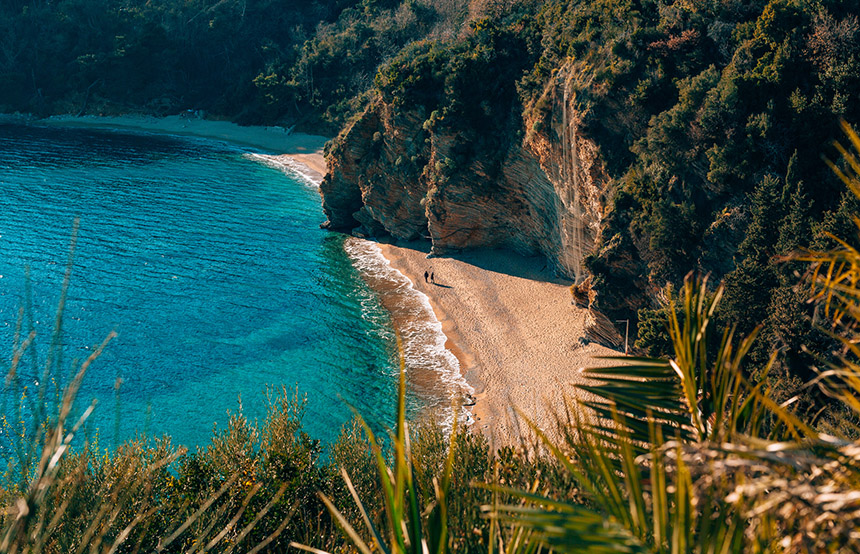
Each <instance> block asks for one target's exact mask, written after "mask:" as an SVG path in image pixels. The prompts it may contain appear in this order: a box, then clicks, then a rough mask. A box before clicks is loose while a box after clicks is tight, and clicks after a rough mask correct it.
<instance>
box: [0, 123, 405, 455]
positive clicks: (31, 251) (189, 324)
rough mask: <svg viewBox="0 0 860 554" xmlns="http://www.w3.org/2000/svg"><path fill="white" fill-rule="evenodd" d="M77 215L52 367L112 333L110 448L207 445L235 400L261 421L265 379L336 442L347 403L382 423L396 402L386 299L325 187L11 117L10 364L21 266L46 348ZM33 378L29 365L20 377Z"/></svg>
mask: <svg viewBox="0 0 860 554" xmlns="http://www.w3.org/2000/svg"><path fill="white" fill-rule="evenodd" d="M75 216H80V231H79V238H78V244H77V253H76V256H75V260H74V266H73V276H72V280H71V287H70V289H69V298H68V303H67V306H66V310H65V319H64V323H63V325H64V327H63V330H64V334H63V339H62V340H63V353H64V360H63V365H62V371H61V373H60V375H58V376H57V377H56V378H57V379H59V380H61V381H67V380H68V374H69V372H70V368H71V367H72V363H73V360H74V359H84V358H86V357H87V356H88V355H89V353H90V352H91V351H92V348H93V347H94V346H95V345H97V344H98V343H100V342H101V341H102V340H103V339H104V338H105V337H106V336H107V335H108V333H110V332H111V331H113V330H115V331H116V332H117V333H118V337H117V338H116V339H115V340H114V341H113V342H112V343H111V344H110V345H109V347H108V348H107V350H106V352H105V353H104V354H103V355H102V356H101V358H99V359H98V361H97V362H96V363H95V364H94V365H93V366H92V368H91V370H90V371H89V373H88V376H87V378H86V381H85V385H84V388H83V391H82V394H81V400H82V401H85V402H89V401H90V400H91V399H96V400H98V407H97V409H96V411H95V413H94V415H93V417H92V423H93V425H95V426H97V427H98V429H99V430H100V436H101V442H102V444H103V445H105V446H106V445H108V444H112V443H113V441H114V440H115V439H116V438H119V439H120V440H123V439H126V438H128V437H131V436H133V435H134V434H135V433H136V432H138V431H143V430H145V431H146V432H148V433H149V434H150V435H153V434H155V435H157V434H161V433H169V434H171V435H172V436H173V437H174V439H175V441H176V442H179V443H181V444H185V445H189V446H193V445H201V444H205V443H207V442H208V439H209V438H210V436H211V433H212V429H213V425H214V424H215V423H216V422H217V424H218V428H219V429H223V428H224V425H225V423H226V421H227V415H226V414H227V411H228V410H232V411H236V410H237V408H238V405H239V398H240V397H241V403H242V407H243V412H244V413H245V414H246V415H247V416H249V417H251V418H262V417H263V416H264V414H265V404H266V402H265V396H266V388H267V387H278V388H279V387H281V386H287V387H290V388H293V389H294V388H295V386H296V384H298V387H299V391H300V392H301V393H306V394H307V395H308V409H307V413H306V417H305V428H306V430H307V431H308V432H309V433H310V434H311V435H312V436H315V437H318V438H322V439H323V440H325V441H331V440H333V439H334V438H335V437H336V436H337V433H338V431H339V429H340V426H341V425H342V424H343V422H345V421H347V420H348V419H349V418H350V414H351V412H350V411H349V408H347V406H346V403H350V404H353V405H355V406H356V407H357V408H358V409H359V410H360V411H361V412H362V413H363V414H365V415H367V416H369V418H370V419H374V420H376V421H378V422H384V421H388V420H389V418H390V416H391V414H393V412H394V406H393V403H394V400H395V398H394V394H395V390H396V388H395V383H396V366H395V364H394V359H395V352H396V348H395V346H394V338H393V333H392V332H391V331H390V323H389V316H388V312H386V311H385V309H383V307H382V305H381V304H380V302H379V299H378V297H377V295H376V293H374V292H373V291H372V290H370V289H369V288H368V287H367V285H366V284H365V282H364V281H363V280H362V278H361V276H360V275H359V274H358V272H357V270H356V269H355V268H354V267H353V265H352V264H351V263H350V260H349V258H348V257H347V255H346V253H345V252H344V247H343V241H344V238H343V237H342V236H339V235H336V234H331V233H327V232H324V231H322V230H320V229H319V223H320V222H321V221H323V219H324V216H323V214H322V211H321V209H320V201H319V193H318V191H317V189H316V188H315V187H314V186H313V185H312V184H310V183H308V182H306V181H305V180H303V179H302V178H301V177H299V176H298V175H289V174H288V173H285V172H284V171H281V170H278V169H277V168H273V167H267V166H266V165H265V164H262V163H260V161H259V160H258V159H253V158H252V157H249V156H248V155H247V154H246V153H244V152H243V151H242V150H240V149H235V148H233V147H228V146H223V145H220V144H218V143H214V142H207V141H195V140H186V139H179V138H172V137H159V136H150V135H139V136H138V135H126V134H119V133H113V132H107V131H92V130H80V129H58V128H49V129H44V128H32V127H22V126H13V125H0V275H2V277H0V352H2V354H3V355H2V358H0V359H2V360H4V366H6V367H8V360H9V359H10V357H11V350H12V342H13V335H14V327H15V324H16V319H17V313H18V309H19V307H20V306H21V305H22V302H23V300H24V296H25V290H26V286H25V283H26V277H25V268H26V267H29V268H30V272H31V278H30V281H31V285H32V298H33V302H32V310H31V312H32V316H33V319H34V322H35V328H36V331H37V334H38V339H37V340H38V341H40V342H39V346H38V348H37V349H36V352H38V353H39V357H40V359H43V358H44V356H45V352H46V345H47V343H48V341H49V337H50V333H51V330H52V328H53V321H54V313H55V310H56V306H57V301H58V299H59V295H60V288H61V283H62V278H63V272H64V270H65V263H66V262H65V260H66V256H67V251H68V246H69V240H70V234H71V228H72V221H73V218H74V217H75ZM38 378H39V375H38V373H37V370H34V368H33V366H32V365H28V366H27V367H24V368H22V370H21V382H22V383H23V384H27V385H30V386H32V385H35V384H36V382H37V381H38ZM118 378H121V379H122V386H121V387H120V392H119V402H117V394H116V393H115V390H114V385H115V383H116V382H117V379H118ZM117 405H119V410H117ZM117 412H120V413H121V415H120V417H119V419H117V417H116V414H117ZM117 421H118V422H119V425H118V426H117V425H116V422H117Z"/></svg>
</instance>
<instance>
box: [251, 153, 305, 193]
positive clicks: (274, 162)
mask: <svg viewBox="0 0 860 554" xmlns="http://www.w3.org/2000/svg"><path fill="white" fill-rule="evenodd" d="M242 157H244V158H246V159H249V160H254V161H257V162H260V163H262V164H263V165H266V166H268V167H271V168H273V169H278V170H280V171H282V172H284V173H286V174H287V175H290V176H293V177H298V178H300V179H301V180H302V182H304V183H305V184H307V185H310V186H312V187H314V188H319V186H320V182H321V179H320V178H319V174H318V173H316V172H315V171H312V170H311V169H310V168H309V167H308V166H306V165H305V164H303V163H301V162H298V161H296V160H295V159H293V158H291V157H290V156H288V155H286V154H281V155H272V154H257V153H255V152H248V153H246V154H243V155H242Z"/></svg>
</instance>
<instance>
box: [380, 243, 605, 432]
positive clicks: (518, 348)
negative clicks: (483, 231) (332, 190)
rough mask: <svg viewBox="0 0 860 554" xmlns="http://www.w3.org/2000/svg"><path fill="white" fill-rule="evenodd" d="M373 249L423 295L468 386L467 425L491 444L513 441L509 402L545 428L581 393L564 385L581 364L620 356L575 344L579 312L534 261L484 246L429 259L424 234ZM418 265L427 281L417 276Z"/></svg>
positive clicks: (576, 380) (576, 376)
mask: <svg viewBox="0 0 860 554" xmlns="http://www.w3.org/2000/svg"><path fill="white" fill-rule="evenodd" d="M381 247H382V252H383V255H385V257H386V258H387V259H388V260H389V261H390V262H391V265H392V267H394V268H395V269H397V270H399V271H400V272H401V273H403V274H404V275H406V276H407V277H408V278H409V279H410V280H411V281H412V283H413V284H414V286H415V288H416V289H418V290H420V291H421V292H424V293H425V294H427V296H428V297H429V299H430V303H431V305H432V306H433V311H434V312H435V314H436V316H437V318H438V319H439V320H440V321H441V323H442V329H443V331H444V332H445V335H446V336H447V337H448V343H447V346H448V347H449V348H450V349H451V351H452V352H453V353H454V354H455V355H456V356H457V358H458V359H459V360H460V365H461V368H462V371H463V374H464V376H465V377H466V380H467V381H468V382H469V384H471V385H472V386H473V387H474V389H475V391H476V392H475V399H476V403H475V406H474V408H473V413H474V416H475V419H476V423H475V426H474V429H476V430H480V431H482V432H484V433H485V434H487V436H488V437H490V439H491V441H492V442H493V443H494V445H495V446H497V447H498V446H503V445H507V444H516V443H518V442H519V437H520V432H519V427H518V423H517V417H516V415H515V411H514V409H513V407H514V406H516V407H517V408H518V409H519V410H521V411H522V412H524V413H525V414H526V415H527V416H528V417H529V418H530V419H532V420H533V421H535V422H536V423H537V424H538V425H539V426H540V427H541V428H543V429H547V430H550V431H551V432H552V430H553V429H554V426H555V418H554V414H555V413H561V412H563V410H564V404H565V401H564V398H565V396H568V397H570V398H577V397H578V395H581V393H579V392H578V391H577V390H576V389H575V388H574V387H573V386H572V385H574V384H581V383H584V381H585V379H584V378H583V377H582V375H581V374H580V369H581V368H583V367H593V366H600V365H611V364H612V363H613V362H610V361H606V360H598V359H595V357H599V356H618V355H619V352H617V351H615V350H610V349H608V348H605V347H603V346H600V345H598V344H594V343H590V344H585V345H583V344H582V343H581V342H580V337H582V336H583V330H584V325H585V319H586V314H587V310H585V309H582V308H578V307H576V306H574V305H573V304H571V296H570V291H569V288H568V287H569V286H570V282H569V281H565V280H561V279H558V278H556V277H554V276H553V274H552V272H551V271H550V270H549V269H547V268H546V264H545V261H544V260H543V259H541V258H527V257H523V256H519V255H516V254H513V253H511V252H503V251H490V250H483V251H473V252H466V253H462V254H459V255H457V256H456V257H452V258H433V259H427V258H426V255H427V252H428V251H429V244H428V243H426V242H423V241H416V242H412V243H401V244H383V245H381ZM425 271H432V272H433V273H434V276H435V281H436V282H435V284H433V283H425V282H424V272H425Z"/></svg>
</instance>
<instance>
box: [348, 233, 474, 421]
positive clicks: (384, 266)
mask: <svg viewBox="0 0 860 554" xmlns="http://www.w3.org/2000/svg"><path fill="white" fill-rule="evenodd" d="M344 249H345V250H346V252H347V254H348V255H349V257H350V259H351V260H352V263H353V265H354V266H355V267H356V269H358V270H359V271H360V272H361V273H362V275H363V276H364V277H365V279H367V280H368V282H369V283H371V286H372V285H373V284H374V283H377V284H380V285H382V284H384V288H385V290H386V291H391V292H390V293H387V294H393V295H396V296H397V297H396V298H394V299H393V300H394V304H395V306H391V302H389V303H388V304H389V305H388V306H387V307H388V308H389V311H391V310H392V309H393V310H396V311H397V313H396V314H392V316H393V317H394V319H396V320H397V322H398V331H399V332H400V336H401V338H402V342H403V354H404V359H405V362H406V368H407V372H408V371H409V370H410V369H412V370H414V371H425V372H426V371H432V372H433V373H434V374H435V376H436V378H437V379H438V381H439V382H441V383H442V385H443V386H444V388H445V389H446V390H445V391H444V394H440V391H438V390H437V391H435V394H432V393H431V396H435V397H436V398H423V400H424V401H425V402H427V401H429V404H430V406H429V407H430V408H432V409H434V410H435V411H436V412H437V413H441V414H442V415H443V417H444V422H443V426H444V427H445V428H447V429H450V428H451V425H452V423H453V416H454V413H453V411H452V408H451V398H452V397H453V398H459V399H461V401H462V400H463V399H465V398H466V397H470V396H472V395H474V393H475V389H474V388H473V387H472V386H471V385H470V384H469V383H468V382H467V381H466V379H465V378H464V377H463V375H462V372H461V368H460V362H459V360H458V359H457V357H456V356H455V355H454V353H453V352H451V351H450V350H449V349H448V348H446V347H445V343H446V342H447V340H448V338H447V337H446V336H445V333H444V332H443V331H442V323H441V322H440V321H439V320H438V319H437V318H436V314H435V313H434V312H433V308H432V306H431V304H430V298H429V297H428V296H427V295H426V294H424V293H423V292H421V291H419V290H417V289H416V288H415V287H414V286H413V283H412V281H411V280H409V278H408V277H406V276H405V275H403V274H402V273H400V272H399V271H397V270H396V269H394V268H393V267H391V263H390V262H389V261H388V260H387V259H386V258H385V256H383V255H382V250H381V249H380V248H379V245H378V244H376V243H375V242H371V241H368V240H363V239H358V238H354V237H353V238H349V239H347V240H346V241H345V243H344ZM380 288H382V287H380ZM457 421H458V425H460V424H462V423H463V422H464V421H465V422H467V424H471V423H472V421H471V415H470V413H469V410H468V409H466V408H465V407H463V408H462V410H461V411H460V413H459V414H458V417H457Z"/></svg>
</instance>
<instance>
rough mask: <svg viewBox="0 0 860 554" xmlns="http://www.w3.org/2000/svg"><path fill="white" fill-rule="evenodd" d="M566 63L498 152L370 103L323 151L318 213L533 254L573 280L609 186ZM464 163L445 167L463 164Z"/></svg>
mask: <svg viewBox="0 0 860 554" xmlns="http://www.w3.org/2000/svg"><path fill="white" fill-rule="evenodd" d="M574 77H575V70H574V68H573V66H572V65H571V66H566V67H565V68H563V69H562V70H561V71H559V72H558V74H557V76H556V78H554V79H553V80H552V82H551V83H550V84H549V85H548V86H547V87H546V89H545V91H544V94H543V97H542V99H541V104H542V105H544V106H547V107H548V108H547V109H545V110H532V112H531V114H530V115H528V116H526V117H525V118H524V120H522V121H521V123H520V125H521V126H522V127H524V128H527V129H538V130H536V131H532V132H530V133H528V134H527V135H525V137H523V138H522V139H520V140H517V138H516V137H517V136H518V135H521V133H519V134H518V133H516V132H514V133H512V136H513V137H514V138H512V139H511V140H509V141H507V144H506V145H505V149H504V152H501V153H500V152H498V151H495V150H493V151H483V150H477V149H472V151H471V152H470V153H469V155H468V156H465V157H464V156H463V155H462V154H461V153H460V150H461V149H462V147H463V137H462V133H461V132H459V130H458V129H457V128H452V127H451V126H448V125H444V124H440V123H441V122H439V123H436V122H429V123H428V120H427V114H426V111H425V110H424V109H423V108H422V107H420V106H419V107H417V108H415V109H412V110H404V109H395V108H394V107H393V106H391V105H389V104H387V103H386V102H385V101H384V100H383V99H382V98H379V99H377V100H376V101H375V102H373V103H372V104H371V105H370V106H369V107H368V109H367V110H366V111H365V112H364V114H363V115H362V116H361V117H360V118H359V119H358V120H357V121H355V122H354V123H353V124H352V125H350V126H349V127H348V128H347V129H346V130H345V131H344V132H343V133H342V134H341V136H340V137H338V139H336V141H335V142H334V144H333V146H332V147H331V148H330V150H329V152H328V156H327V161H328V166H329V171H330V172H329V175H327V176H326V179H325V181H324V183H323V185H322V188H321V192H322V195H323V207H324V210H325V213H326V215H327V217H328V223H327V226H328V227H330V228H332V229H340V230H353V229H354V230H355V232H357V233H360V234H366V235H380V234H386V233H387V234H390V235H391V236H393V237H395V238H399V239H414V238H418V237H425V238H429V239H430V240H431V241H432V243H433V250H432V252H433V253H434V254H444V253H446V252H450V251H453V250H460V249H464V248H474V247H502V248H511V249H513V250H515V251H517V252H520V253H523V254H541V255H543V256H545V257H546V258H547V260H549V262H550V263H551V264H552V265H553V266H554V267H555V268H556V270H557V271H558V272H559V273H561V274H563V275H566V276H568V277H570V278H572V279H575V280H576V281H581V280H583V279H584V278H585V272H584V266H583V259H584V257H585V256H586V255H588V254H589V253H591V252H593V250H594V248H595V246H596V244H597V242H598V239H599V235H600V223H601V220H602V218H603V215H604V211H605V209H606V206H607V201H608V197H609V194H610V189H611V179H610V178H609V176H608V175H607V174H606V172H605V170H604V168H603V163H602V161H601V159H600V153H599V149H598V147H597V145H596V144H595V143H594V142H593V141H592V140H590V139H589V138H588V137H587V136H586V135H585V134H583V133H582V132H581V129H580V127H579V123H580V118H579V113H578V111H577V108H576V98H575V95H574V94H572V92H571V87H570V81H571V79H573V78H574ZM464 158H465V163H463V162H458V161H455V160H463V159H464Z"/></svg>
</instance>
